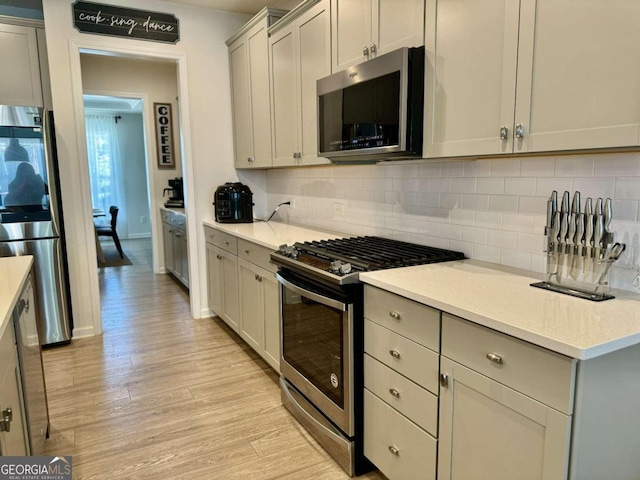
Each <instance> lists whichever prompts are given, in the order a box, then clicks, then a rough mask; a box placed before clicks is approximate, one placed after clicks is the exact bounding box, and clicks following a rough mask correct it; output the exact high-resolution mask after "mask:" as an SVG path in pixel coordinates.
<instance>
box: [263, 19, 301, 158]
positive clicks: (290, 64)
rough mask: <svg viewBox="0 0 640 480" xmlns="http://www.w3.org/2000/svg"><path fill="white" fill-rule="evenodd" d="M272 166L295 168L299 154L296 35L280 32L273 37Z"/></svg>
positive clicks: (271, 44)
mask: <svg viewBox="0 0 640 480" xmlns="http://www.w3.org/2000/svg"><path fill="white" fill-rule="evenodd" d="M270 49H271V50H270V51H271V69H272V70H271V88H272V95H271V97H272V102H273V103H272V104H273V107H272V108H273V111H272V115H273V117H272V118H273V164H274V165H275V166H286V165H294V164H295V160H294V158H295V157H294V155H295V154H296V153H297V152H298V150H299V149H298V106H297V95H298V93H297V92H298V90H297V86H296V85H297V82H298V79H297V73H296V70H297V63H296V58H295V53H296V48H295V32H294V30H293V29H289V28H287V29H283V30H280V31H279V32H276V34H275V35H274V36H273V37H272V39H271V42H270Z"/></svg>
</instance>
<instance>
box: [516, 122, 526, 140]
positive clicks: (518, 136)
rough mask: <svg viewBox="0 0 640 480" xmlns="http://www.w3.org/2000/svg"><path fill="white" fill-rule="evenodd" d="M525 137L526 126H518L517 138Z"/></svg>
mask: <svg viewBox="0 0 640 480" xmlns="http://www.w3.org/2000/svg"><path fill="white" fill-rule="evenodd" d="M522 137H524V125H522V124H521V123H519V124H517V125H516V138H522Z"/></svg>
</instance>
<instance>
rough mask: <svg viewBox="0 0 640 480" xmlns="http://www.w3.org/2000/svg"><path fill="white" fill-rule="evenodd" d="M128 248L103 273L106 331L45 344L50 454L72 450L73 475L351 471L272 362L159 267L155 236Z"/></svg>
mask: <svg viewBox="0 0 640 480" xmlns="http://www.w3.org/2000/svg"><path fill="white" fill-rule="evenodd" d="M105 248H108V247H105ZM123 248H124V250H125V253H126V254H127V255H128V256H129V258H130V259H131V260H132V262H133V265H130V266H124V267H110V268H103V269H100V271H99V277H100V289H101V298H102V319H103V325H104V334H103V335H101V336H98V337H93V338H88V339H78V340H73V342H72V343H71V345H69V346H64V347H57V348H51V349H46V350H44V352H43V356H44V366H45V376H46V382H47V393H48V396H49V413H50V417H51V426H52V435H51V438H50V440H49V446H48V451H47V453H48V454H50V455H72V456H73V473H74V475H73V477H74V478H76V479H89V478H95V479H132V478H150V479H156V478H168V479H234V478H237V479H243V480H246V479H251V480H252V479H276V478H278V479H292V480H293V479H327V480H332V479H346V478H348V476H347V475H346V474H345V473H344V472H343V471H342V470H341V469H340V467H339V466H337V464H336V463H335V462H334V461H333V460H332V459H331V457H329V456H328V455H327V454H326V453H325V452H324V450H323V449H322V448H321V447H320V446H319V445H318V444H317V443H316V442H315V440H314V439H313V438H311V437H310V436H309V435H308V434H307V433H306V431H305V430H304V429H303V428H302V427H300V425H299V424H298V423H297V422H296V420H295V419H294V418H293V417H291V416H290V415H289V413H288V412H287V411H286V410H285V409H284V408H283V407H282V406H281V403H280V391H279V388H278V384H277V375H276V374H275V372H274V371H273V370H271V369H270V367H269V366H268V365H267V364H266V363H265V362H263V361H262V359H260V358H259V357H258V356H257V355H256V354H254V352H253V351H252V350H251V349H250V348H249V347H248V346H247V345H246V344H245V343H244V342H243V341H242V340H241V339H240V338H239V337H238V336H237V335H236V334H235V333H233V332H232V331H231V330H230V329H228V328H227V327H226V325H225V324H224V323H223V322H222V321H220V320H219V319H218V318H214V319H211V318H205V319H200V320H194V319H192V318H191V315H190V313H189V301H188V294H187V293H186V291H185V290H184V289H183V288H181V287H180V286H179V285H178V284H177V282H175V281H173V280H172V279H171V278H170V276H169V275H154V274H153V273H152V270H151V250H150V241H148V240H129V241H124V242H123ZM361 478H368V479H382V478H383V477H382V476H381V475H380V474H378V473H371V474H369V475H367V476H363V477H361Z"/></svg>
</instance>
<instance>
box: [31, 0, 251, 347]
mask: <svg viewBox="0 0 640 480" xmlns="http://www.w3.org/2000/svg"><path fill="white" fill-rule="evenodd" d="M72 3H73V0H44V1H43V11H44V20H45V26H46V36H47V46H48V60H49V66H50V69H51V72H50V73H51V87H52V94H53V107H54V111H55V112H56V120H57V121H56V127H57V131H56V134H57V140H58V149H59V152H58V153H59V157H60V177H61V178H60V180H61V184H62V199H63V202H64V206H65V219H67V223H66V232H67V242H68V250H69V267H70V277H71V278H70V283H71V294H72V301H73V312H74V322H75V328H74V335H75V336H76V337H79V336H87V335H93V334H96V333H100V332H101V321H100V309H99V305H100V300H99V290H98V280H97V270H96V260H95V258H96V256H95V255H96V253H95V242H94V241H93V235H94V234H93V226H92V225H93V223H92V216H91V212H90V209H91V202H90V197H89V186H88V174H87V171H86V165H85V159H84V156H85V152H86V146H85V140H84V139H83V132H84V122H83V112H82V80H81V75H80V54H79V49H81V48H83V49H88V50H96V51H116V52H120V53H121V54H126V55H138V56H147V57H156V58H158V57H162V58H169V59H172V60H174V61H177V63H178V72H179V80H178V90H179V92H180V98H181V101H180V109H179V114H180V124H181V129H182V138H183V144H182V153H183V167H184V176H185V181H186V186H187V190H186V196H187V198H186V207H187V222H188V228H189V243H188V248H189V257H190V259H189V261H190V265H189V267H190V277H191V278H190V280H191V285H192V286H191V308H192V313H193V314H194V316H196V317H198V316H200V314H201V312H203V311H207V310H208V309H207V308H206V289H205V288H204V286H205V285H206V271H205V262H204V261H201V260H200V259H204V258H205V245H204V243H205V242H204V233H203V232H202V227H201V221H202V220H203V219H204V218H210V217H211V214H212V208H211V201H212V198H213V192H214V191H215V188H216V186H217V185H218V184H220V183H223V182H224V181H228V180H232V179H235V178H237V177H236V174H235V170H234V169H233V162H232V156H233V144H232V135H231V100H230V98H231V96H230V86H229V74H228V72H229V68H228V53H227V47H226V45H225V43H224V41H225V40H226V39H227V38H229V37H230V36H231V35H232V34H233V33H234V32H235V31H237V30H238V29H239V28H240V27H241V26H242V25H243V24H244V23H245V22H246V21H247V20H248V19H249V17H248V16H246V15H238V14H232V13H227V12H221V11H215V10H209V9H204V8H198V7H192V6H188V5H180V4H174V3H168V2H162V1H160V0H127V1H126V2H125V1H124V0H122V1H113V0H103V1H102V3H109V4H118V5H123V6H127V7H131V8H139V9H148V10H153V11H157V12H165V13H172V14H175V15H176V17H177V18H178V19H179V21H180V41H179V42H178V43H177V44H176V45H169V44H168V45H165V44H159V43H154V42H146V41H141V40H134V39H128V38H113V37H107V36H100V35H88V34H82V33H80V32H78V31H77V30H76V29H75V28H74V26H73V15H72V6H71V5H72ZM152 228H153V229H154V230H153V231H154V235H157V233H156V232H157V231H159V230H158V226H157V224H156V223H154V225H153V226H152Z"/></svg>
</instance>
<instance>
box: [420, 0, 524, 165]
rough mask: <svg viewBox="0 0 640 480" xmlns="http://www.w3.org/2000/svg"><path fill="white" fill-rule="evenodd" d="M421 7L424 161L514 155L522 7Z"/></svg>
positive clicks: (433, 2) (474, 0)
mask: <svg viewBox="0 0 640 480" xmlns="http://www.w3.org/2000/svg"><path fill="white" fill-rule="evenodd" d="M426 5H427V12H426V18H427V24H426V32H427V40H426V42H425V44H426V55H427V62H426V63H427V65H426V72H425V73H426V83H425V119H424V121H425V127H424V151H425V157H448V156H464V155H481V154H497V153H509V152H512V149H513V141H512V140H513V131H512V130H513V128H512V125H513V114H514V103H515V88H516V82H515V76H516V63H517V58H518V16H519V2H518V1H514V0H456V1H453V0H427V2H426ZM501 127H505V128H506V129H507V131H506V132H505V133H506V135H505V139H504V140H501V138H500V132H501Z"/></svg>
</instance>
